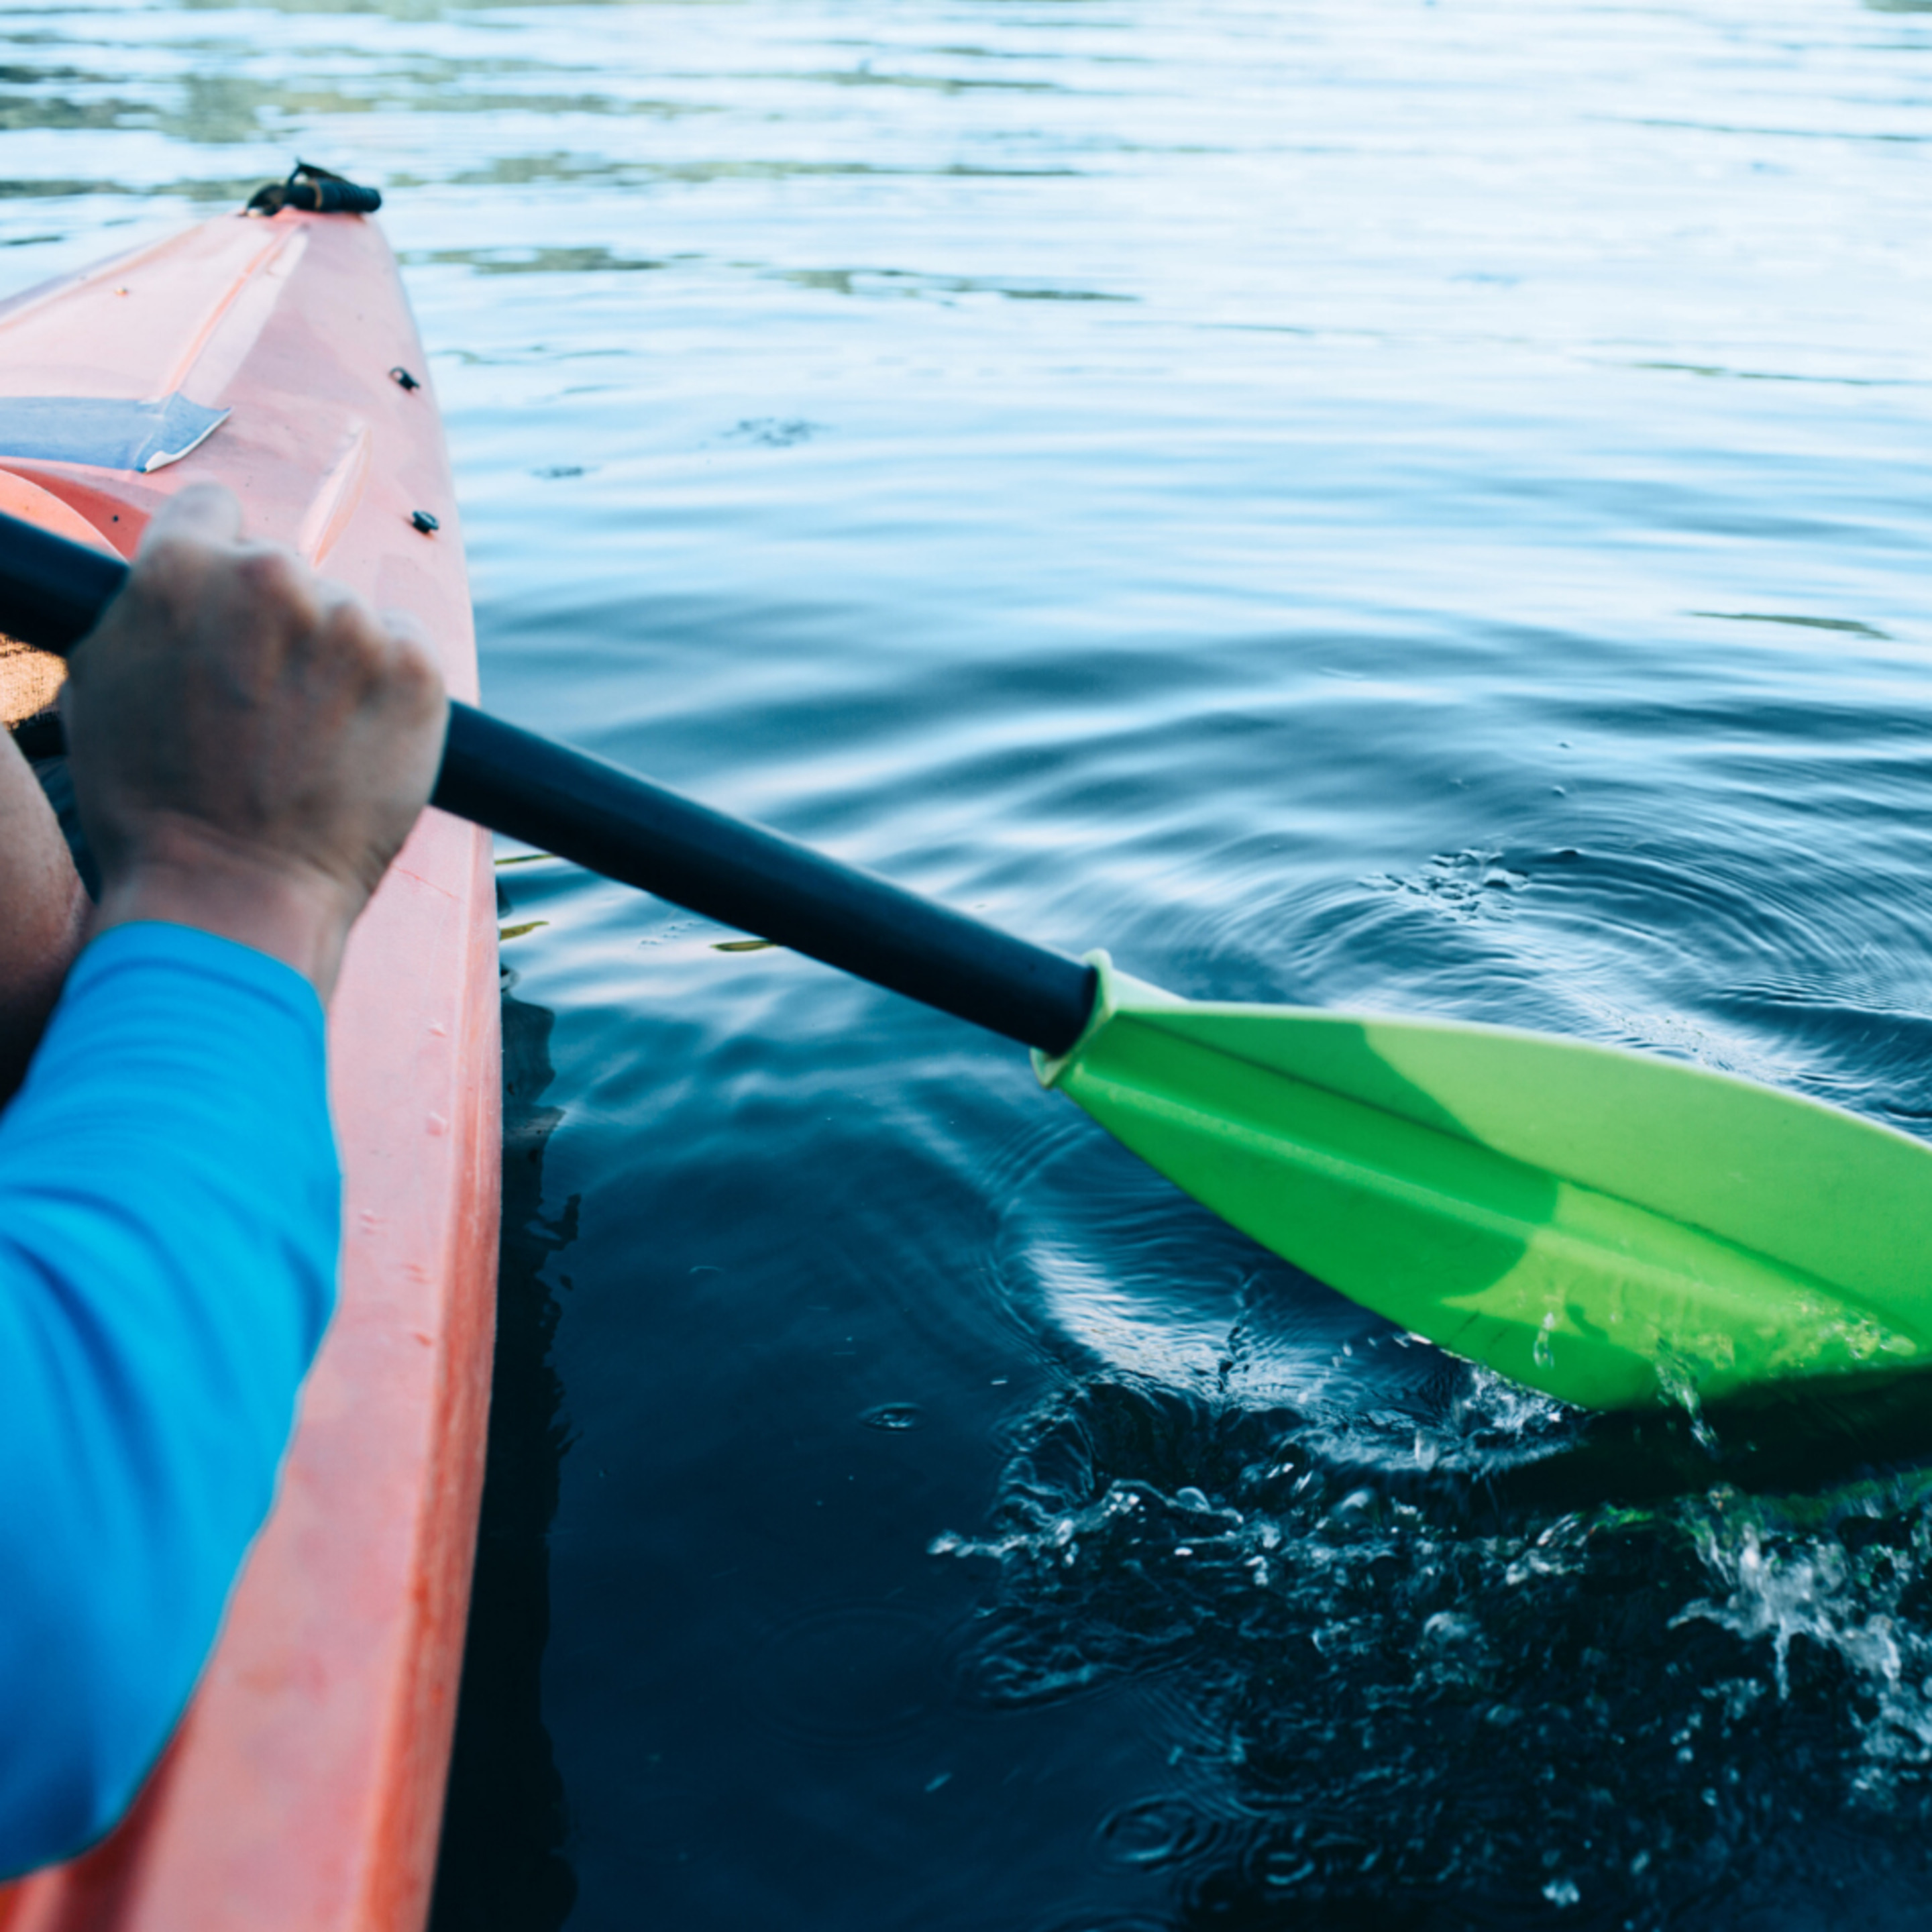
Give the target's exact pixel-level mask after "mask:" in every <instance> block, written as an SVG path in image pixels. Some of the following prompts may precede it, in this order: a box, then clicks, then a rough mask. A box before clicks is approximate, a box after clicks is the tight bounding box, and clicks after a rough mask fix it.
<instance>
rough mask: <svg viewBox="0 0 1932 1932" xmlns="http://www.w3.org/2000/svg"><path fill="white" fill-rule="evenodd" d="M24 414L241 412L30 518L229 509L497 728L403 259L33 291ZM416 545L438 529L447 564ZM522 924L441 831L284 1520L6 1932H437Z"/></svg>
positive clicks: (20, 336)
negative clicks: (85, 1839) (123, 1791)
mask: <svg viewBox="0 0 1932 1932" xmlns="http://www.w3.org/2000/svg"><path fill="white" fill-rule="evenodd" d="M398 369H400V370H403V371H407V373H408V374H409V375H410V377H411V378H412V379H413V381H414V382H415V383H417V384H419V385H420V386H419V387H416V388H410V387H407V386H404V383H402V382H401V381H400V380H398V379H397V378H396V377H395V376H393V375H392V373H391V372H392V371H393V370H398ZM0 394H4V395H5V396H7V397H13V398H18V397H43V398H49V397H50V398H108V399H118V400H121V401H130V402H141V401H151V400H153V399H154V398H165V397H166V396H169V395H181V396H184V397H185V398H187V399H188V401H190V403H192V404H199V405H202V406H205V407H206V408H211V409H226V410H230V411H231V412H232V413H231V414H230V415H229V416H228V417H227V418H226V419H225V420H224V421H223V422H221V423H220V426H219V428H216V429H214V431H213V432H212V433H211V434H209V435H208V437H207V438H206V440H205V441H204V442H202V443H199V446H196V447H195V448H193V449H192V451H191V452H190V453H188V454H187V455H184V456H182V457H181V458H179V460H175V461H173V462H172V463H169V465H168V466H165V467H161V468H158V469H154V470H153V471H151V472H148V473H142V472H139V471H138V470H136V469H126V468H121V467H116V466H110V465H109V464H107V463H101V462H98V461H97V462H83V461H77V460H72V459H71V455H68V454H67V453H65V452H60V451H58V450H56V451H55V452H52V453H51V454H49V452H46V451H45V450H42V451H40V452H37V453H34V454H32V455H27V456H24V457H20V456H16V457H10V456H7V455H5V454H4V453H0V498H4V499H5V501H4V502H0V507H5V508H7V509H9V510H12V511H14V512H15V513H16V514H22V513H23V510H22V508H21V507H20V506H22V505H26V510H25V511H24V513H26V514H33V513H34V512H33V507H32V506H33V505H34V504H35V503H36V502H38V503H39V504H40V506H41V511H42V520H44V521H46V522H47V523H49V524H51V525H52V526H55V527H60V528H62V529H70V528H71V526H70V525H69V524H68V523H63V522H62V518H63V517H70V518H71V517H72V516H74V515H75V514H78V516H79V517H82V518H84V519H85V520H86V523H88V524H89V525H91V526H92V529H94V530H95V531H96V532H99V533H100V535H101V537H102V538H104V539H105V541H107V542H108V543H109V544H111V545H112V546H113V547H114V548H115V550H119V551H121V553H124V554H126V553H130V552H131V551H132V550H133V547H134V546H135V544H136V542H137V541H139V535H140V532H141V531H142V529H143V528H144V527H145V524H146V523H147V520H148V517H150V516H151V514H152V513H153V511H154V508H155V507H156V506H157V505H158V504H159V503H160V502H161V500H162V499H163V498H165V497H166V496H168V495H169V494H170V493H172V491H173V490H176V489H178V488H181V487H184V485H186V484H190V483H192V482H196V481H204V480H212V481H217V482H220V483H224V484H226V485H227V486H228V487H229V488H231V489H232V490H234V491H235V492H236V493H237V495H238V496H239V497H240V498H241V499H242V505H243V508H244V512H245V518H246V523H247V527H248V532H249V534H250V535H254V536H258V537H263V538H271V539H273V540H275V541H279V542H282V543H286V544H291V545H293V547H296V548H297V549H298V550H301V551H302V553H304V554H305V555H306V556H308V557H309V558H310V559H311V560H313V561H314V562H317V565H318V566H319V567H320V568H321V569H323V571H325V572H326V574H328V575H329V576H332V577H336V578H338V579H339V580H341V581H343V582H344V583H347V584H348V585H349V586H350V587H351V588H352V589H355V590H356V591H357V592H360V593H361V594H362V595H364V596H365V597H366V598H369V599H370V600H371V601H373V602H374V603H375V604H377V605H378V606H379V607H385V608H389V609H401V610H407V611H409V612H410V613H412V614H413V616H416V618H417V619H419V621H420V622H422V624H423V625H424V626H425V628H426V630H427V631H428V633H429V634H430V635H431V637H433V638H434V640H436V643H437V647H438V649H440V652H441V654H442V658H443V671H444V675H445V676H446V679H447V680H448V682H449V688H450V690H451V692H452V694H453V695H455V696H457V697H473V696H474V695H475V689H476V661H475V640H474V636H473V634H472V628H471V623H470V613H469V591H468V587H467V583H466V577H465V574H464V570H463V550H462V541H461V535H460V521H459V519H458V514H457V511H456V505H455V497H454V493H453V490H452V484H451V478H450V472H449V459H448V456H447V454H446V451H445V449H444V446H443V434H442V429H441V426H440V422H439V420H438V418H437V412H436V408H435V404H434V397H433V394H432V392H431V389H430V387H429V386H428V371H427V369H426V368H425V364H424V359H423V354H422V347H421V344H420V343H419V341H418V339H417V337H416V329H415V326H414V324H413V322H412V320H411V319H410V312H409V306H408V303H407V300H406V299H405V297H404V293H403V290H402V286H401V281H400V280H399V278H398V275H397V272H396V269H395V262H394V260H393V258H392V256H391V254H390V253H389V248H388V245H387V244H386V242H385V241H384V240H383V236H382V234H381V232H380V229H377V227H376V226H374V224H373V223H370V222H368V221H366V220H362V219H360V218H358V217H353V216H313V215H305V214H297V213H294V212H284V213H283V214H280V215H278V216H276V217H274V218H272V219H263V218H260V217H243V216H240V215H235V216H227V217H221V218H219V219H217V220H213V221H208V222H204V223H201V224H200V225H199V226H197V227H195V228H193V229H189V230H187V232H186V233H183V234H181V235H178V236H174V237H172V239H169V240H168V241H166V242H162V243H160V244H159V245H156V246H154V247H152V248H146V249H144V250H142V251H138V252H136V254H132V255H129V256H125V257H120V258H118V259H116V260H114V261H113V262H110V263H105V264H104V265H102V266H101V267H99V268H97V269H92V270H89V271H87V272H85V273H83V275H79V276H77V277H74V278H68V280H66V281H63V282H61V283H57V284H50V285H49V287H46V288H45V289H42V290H34V291H30V292H29V293H28V294H27V295H26V296H23V297H20V298H17V299H16V300H15V301H14V302H11V303H9V304H7V305H5V306H4V307H0ZM85 453H87V454H91V455H98V453H99V452H93V451H90V452H85ZM417 512H423V513H425V515H426V516H427V517H434V519H435V520H436V523H437V528H436V529H434V531H433V532H425V531H424V530H423V529H422V528H420V527H419V522H420V519H416V513H417ZM413 519H414V520H413ZM494 894H495V888H494V881H493V874H492V870H491V865H490V842H489V840H488V838H487V835H485V834H484V833H482V832H479V831H478V830H477V829H475V827H473V826H469V825H466V824H463V823H460V822H459V821H458V820H453V819H450V818H447V817H443V815H441V814H438V813H436V812H429V813H426V814H425V816H424V817H423V819H422V822H421V823H420V824H419V826H417V828H416V831H415V832H414V834H413V835H412V837H411V838H410V841H409V844H408V845H407V847H405V849H404V852H403V853H402V856H401V858H400V859H398V862H397V863H396V865H395V868H394V869H393V870H392V872H391V874H390V875H389V877H388V879H387V880H386V881H385V882H384V883H383V887H382V889H381V890H380V892H378V893H377V896H376V898H375V899H374V902H373V903H372V904H371V906H370V907H369V910H368V912H367V913H365V916H364V917H363V919H362V922H360V924H359V926H357V928H356V932H355V934H354V935H353V938H352V940H351V942H350V949H349V955H348V959H347V963H346V965H345V967H344V972H343V975H342V980H341V985H340V986H339V988H338V991H337V993H336V995H335V1001H334V1004H333V1006H332V1010H331V1014H330V1048H329V1055H330V1082H331V1091H332V1097H333V1100H334V1104H335V1118H336V1125H337V1132H338V1138H339V1140H340V1143H341V1152H342V1158H343V1166H344V1178H345V1202H344V1251H343V1262H342V1283H341V1302H340V1305H339V1308H338V1313H337V1315H336V1317H335V1322H334V1324H333V1325H332V1328H331V1329H330V1331H329V1336H328V1338H327V1340H326V1342H325V1343H324V1344H323V1350H322V1353H321V1355H320V1358H319V1359H318V1361H317V1364H316V1367H315V1369H314V1373H313V1374H312V1375H311V1378H310V1379H309V1382H308V1387H307V1388H306V1391H305V1394H304V1397H303V1400H302V1411H301V1417H300V1421H299V1427H298V1429H297V1433H296V1439H295V1442H294V1444H293V1448H291V1450H290V1454H289V1457H288V1460H287V1464H286V1466H285V1467H284V1472H283V1475H282V1481H281V1490H280V1493H279V1497H278V1501H277V1503H276V1505H275V1511H274V1514H273V1515H272V1517H271V1518H270V1520H269V1523H268V1525H267V1526H266V1528H265V1529H264V1530H263V1533H262V1535H261V1537H260V1539H259V1541H257V1545H256V1547H255V1549H254V1552H253V1553H252V1554H251V1556H250V1558H249V1559H248V1565H247V1567H246V1568H245V1571H244V1573H243V1574H242V1578H241V1580H240V1582H239V1584H238V1586H237V1587H236V1592H235V1594H234V1597H233V1600H232V1602H231V1604H230V1605H229V1612H228V1616H227V1619H226V1623H225V1625H224V1627H223V1631H222V1634H221V1637H220V1642H219V1643H218V1645H217V1649H216V1650H215V1652H214V1655H213V1657H212V1658H211V1661H210V1662H209V1664H208V1670H207V1672H206V1674H205V1678H204V1679H203V1682H202V1685H201V1687H200V1688H199V1691H198V1692H197V1694H196V1697H195V1699H194V1701H193V1705H192V1706H191V1707H190V1710H189V1712H188V1713H187V1717H186V1718H185V1719H184V1721H183V1723H182V1724H181V1728H180V1730H179V1731H178V1733H177V1735H176V1736H175V1739H174V1741H173V1742H172V1745H170V1746H169V1748H168V1751H167V1752H166V1754H165V1756H164V1757H163V1760H162V1761H161V1763H160V1765H159V1766H157V1769H156V1770H155V1772H154V1774H153V1775H152V1776H151V1778H150V1780H149V1781H148V1784H147V1786H146V1787H145V1790H144V1792H143V1793H142V1796H141V1798H140V1799H139V1802H138V1803H137V1804H136V1806H135V1808H134V1810H133V1812H132V1813H131V1814H130V1816H129V1817H128V1818H127V1820H125V1821H124V1823H123V1824H122V1825H121V1827H120V1829H118V1830H117V1831H116V1832H114V1833H113V1835H112V1836H110V1838H108V1839H107V1841H104V1843H101V1845H99V1846H96V1847H95V1848H94V1849H92V1850H91V1851H89V1852H87V1853H86V1855H83V1856H81V1857H80V1858H77V1859H75V1860H74V1861H72V1862H71V1863H70V1864H66V1865H64V1866H61V1867H57V1868H55V1869H52V1870H48V1871H46V1872H42V1873H36V1874H34V1875H33V1876H31V1877H29V1878H27V1879H23V1880H22V1881H20V1882H18V1883H17V1884H15V1885H12V1886H10V1887H7V1888H0V1928H4V1932H80V1928H83V1927H86V1928H89V1932H106V1929H107V1928H110V1927H111V1928H114V1932H190V1928H191V1932H229V1928H233V1932H242V1928H248V1932H263V1928H266V1927H275V1928H276V1932H325V1928H327V1929H328V1932H350V1928H352V1927H353V1928H355V1932H414V1928H416V1927H419V1926H420V1925H421V1924H422V1922H423V1920H424V1918H425V1915H426V1913H427V1910H428V1900H429V1894H430V1887H431V1881H432V1879H433V1877H434V1868H435V1859H436V1850H437V1835H438V1830H439V1827H440V1820H441V1814H442V1804H443V1783H444V1778H445V1775H446V1770H447V1766H448V1761H449V1745H450V1739H451V1735H452V1730H453V1727H454V1724H455V1706H456V1691H457V1680H458V1671H459V1668H460V1663H461V1659H462V1649H463V1631H464V1626H465V1622H466V1616H467V1610H468V1602H469V1575H470V1568H471V1562H472V1556H473V1555H474V1547H475V1525H476V1513H477V1506H478V1498H479V1496H480V1493H481V1484H482V1469H483V1451H484V1436H485V1430H486V1426H487V1409H488V1400H489V1386H490V1352H491V1344H492V1340H493V1327H494V1310H495V1282H496V1234H497V1214H498V1198H499V1162H500V1156H501V1136H500V1127H499V1109H500V1104H501V1082H500V1074H499V1041H498V1033H497V1026H498V1015H499V995H498V987H497V968H496V921H495V896H494ZM87 1583H88V1580H87V1579H86V1578H85V1577H77V1578H76V1580H75V1588H76V1589H77V1591H78V1590H81V1589H86V1587H87Z"/></svg>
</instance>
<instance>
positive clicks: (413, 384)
mask: <svg viewBox="0 0 1932 1932" xmlns="http://www.w3.org/2000/svg"><path fill="white" fill-rule="evenodd" d="M389 374H390V375H391V377H392V378H393V379H394V380H395V381H396V382H397V383H398V384H400V385H401V387H403V388H404V389H421V388H422V384H421V383H419V382H418V381H417V380H416V378H415V377H413V376H412V375H411V374H410V372H409V371H407V369H405V368H404V367H403V365H401V363H400V362H398V364H397V365H396V366H395V368H393V369H392V370H391V371H389Z"/></svg>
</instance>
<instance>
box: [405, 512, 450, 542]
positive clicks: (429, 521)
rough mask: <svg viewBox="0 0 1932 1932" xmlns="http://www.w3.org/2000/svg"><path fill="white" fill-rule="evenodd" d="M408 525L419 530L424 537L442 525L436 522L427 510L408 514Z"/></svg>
mask: <svg viewBox="0 0 1932 1932" xmlns="http://www.w3.org/2000/svg"><path fill="white" fill-rule="evenodd" d="M410 526H411V527H412V528H413V529H419V530H421V531H422V533H423V535H425V536H428V535H431V533H432V532H434V531H437V530H440V529H442V528H443V526H442V524H441V523H439V522H437V520H436V518H435V517H432V516H431V514H430V513H429V512H428V511H427V510H412V511H410Z"/></svg>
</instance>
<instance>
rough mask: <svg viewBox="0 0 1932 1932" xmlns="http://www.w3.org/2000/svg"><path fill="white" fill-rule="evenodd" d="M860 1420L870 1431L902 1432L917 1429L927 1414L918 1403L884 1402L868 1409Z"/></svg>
mask: <svg viewBox="0 0 1932 1932" xmlns="http://www.w3.org/2000/svg"><path fill="white" fill-rule="evenodd" d="M925 1420H926V1412H925V1411H924V1410H923V1409H921V1408H920V1407H919V1404H918V1403H916V1402H882V1403H880V1404H879V1405H878V1406H877V1408H875V1409H867V1410H866V1412H865V1414H864V1415H862V1416H861V1417H860V1418H859V1421H861V1422H862V1423H863V1424H865V1427H867V1428H868V1429H885V1430H893V1431H895V1432H896V1431H901V1430H907V1429H916V1428H918V1427H919V1425H920V1424H921V1423H922V1422H923V1421H925Z"/></svg>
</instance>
